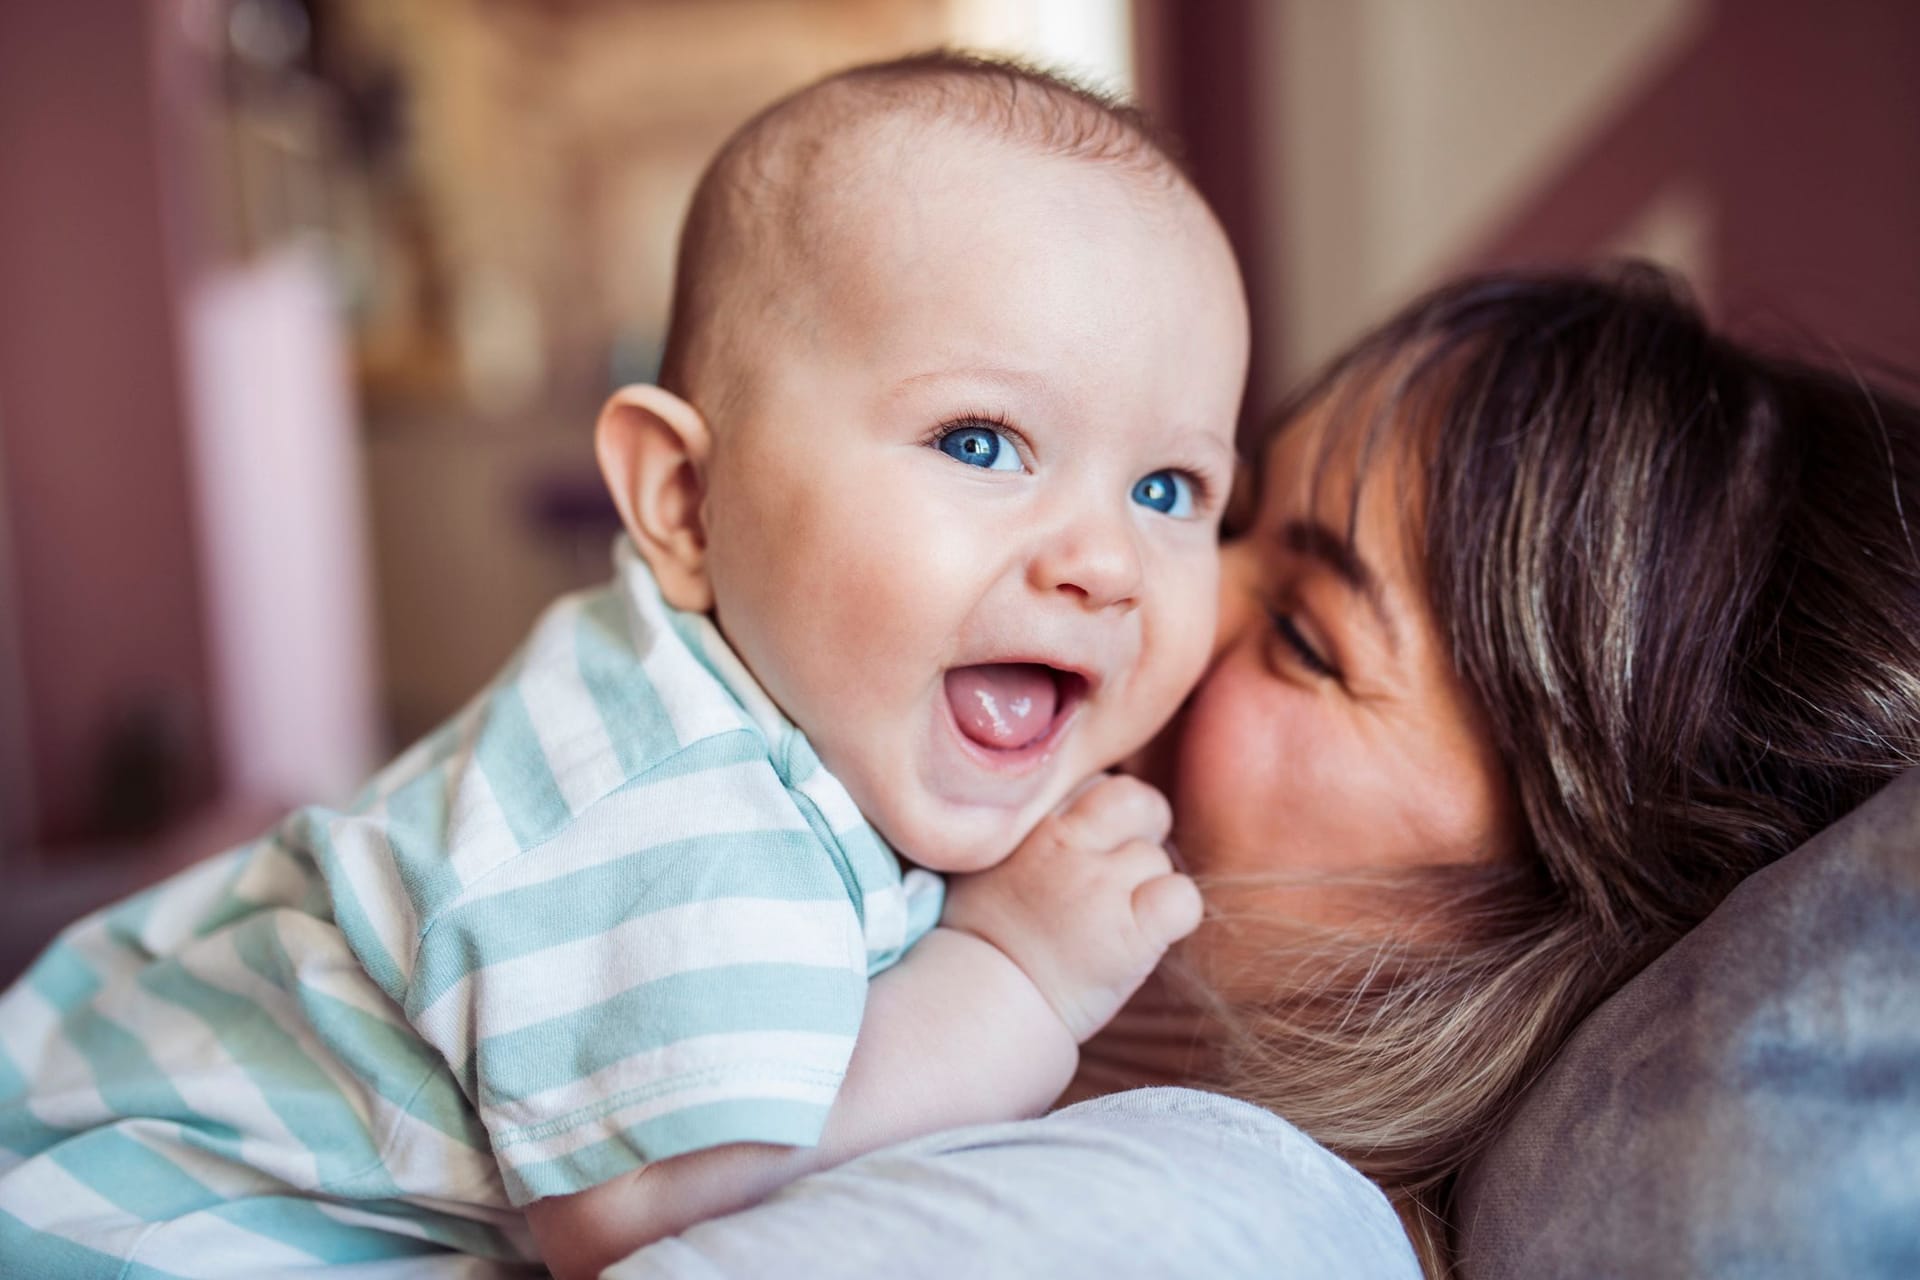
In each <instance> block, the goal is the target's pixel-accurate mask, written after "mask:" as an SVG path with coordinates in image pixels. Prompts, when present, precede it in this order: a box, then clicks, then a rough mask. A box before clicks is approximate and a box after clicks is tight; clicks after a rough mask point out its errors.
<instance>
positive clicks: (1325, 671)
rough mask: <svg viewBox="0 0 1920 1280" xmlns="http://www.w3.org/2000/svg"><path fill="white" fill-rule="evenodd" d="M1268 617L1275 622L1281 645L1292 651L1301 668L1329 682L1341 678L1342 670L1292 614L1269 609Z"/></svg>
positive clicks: (1274, 628) (1275, 629)
mask: <svg viewBox="0 0 1920 1280" xmlns="http://www.w3.org/2000/svg"><path fill="white" fill-rule="evenodd" d="M1267 616H1268V617H1269V618H1271V619H1272V620H1273V630H1274V634H1275V635H1277V636H1279V637H1280V640H1281V643H1282V644H1284V645H1285V646H1286V647H1287V648H1288V649H1289V650H1291V651H1292V653H1293V656H1294V657H1295V658H1296V659H1298V660H1299V662H1300V665H1301V666H1303V667H1305V668H1306V669H1307V670H1309V671H1311V672H1312V673H1313V674H1314V675H1317V676H1324V677H1326V678H1327V679H1329V680H1338V679H1339V678H1340V668H1339V667H1337V666H1335V665H1334V664H1333V661H1332V659H1330V658H1329V657H1327V656H1326V655H1325V654H1324V653H1322V652H1321V651H1320V649H1319V648H1318V647H1317V646H1316V645H1315V644H1314V642H1313V641H1312V640H1310V639H1308V638H1307V634H1306V632H1304V631H1302V630H1301V629H1300V624H1299V623H1298V622H1295V621H1294V618H1293V615H1292V614H1291V613H1286V612H1283V611H1281V610H1278V609H1269V610H1268V611H1267Z"/></svg>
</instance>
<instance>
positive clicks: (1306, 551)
mask: <svg viewBox="0 0 1920 1280" xmlns="http://www.w3.org/2000/svg"><path fill="white" fill-rule="evenodd" d="M1279 540H1280V544H1281V545H1282V546H1284V547H1286V549H1287V550H1289V551H1291V552H1293V553H1295V554H1296V555H1303V556H1307V557H1309V558H1311V559H1313V560H1317V561H1319V562H1320V563H1321V564H1322V565H1325V566H1326V567H1327V569H1328V570H1330V571H1331V572H1332V573H1333V576H1334V577H1336V578H1338V579H1340V581H1342V582H1344V583H1345V584H1346V585H1347V586H1348V587H1349V588H1351V589H1352V591H1353V592H1354V594H1355V595H1358V596H1359V597H1360V598H1361V599H1362V600H1365V601H1366V602H1367V605H1368V607H1369V608H1370V609H1371V610H1372V611H1373V616H1374V617H1375V618H1376V619H1378V620H1379V623H1380V628H1381V630H1382V631H1384V632H1386V636H1387V643H1388V644H1389V645H1390V646H1392V647H1393V648H1394V649H1395V650H1396V651H1397V650H1398V649H1399V648H1400V632H1399V628H1397V627H1396V626H1394V622H1393V615H1392V613H1391V612H1390V611H1389V610H1388V609H1387V598H1386V592H1385V591H1383V590H1382V589H1381V587H1380V575H1379V574H1377V573H1375V572H1374V571H1373V566H1372V565H1370V564H1368V563H1367V562H1366V560H1365V559H1364V558H1363V557H1362V556H1361V555H1360V552H1359V549H1358V548H1356V547H1355V546H1354V545H1353V542H1352V540H1351V539H1348V538H1343V537H1341V536H1340V535H1339V534H1337V533H1335V532H1334V531H1333V530H1332V529H1329V528H1328V527H1327V526H1326V525H1324V524H1321V523H1320V522H1319V521H1317V520H1289V521H1287V522H1286V523H1285V524H1284V525H1281V526H1280V537H1279Z"/></svg>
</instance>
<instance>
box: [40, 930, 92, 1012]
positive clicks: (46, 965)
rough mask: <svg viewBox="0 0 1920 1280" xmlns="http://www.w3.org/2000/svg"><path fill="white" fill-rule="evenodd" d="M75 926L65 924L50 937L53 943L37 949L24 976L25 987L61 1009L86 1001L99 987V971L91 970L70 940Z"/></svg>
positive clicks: (68, 1008) (79, 1004)
mask: <svg viewBox="0 0 1920 1280" xmlns="http://www.w3.org/2000/svg"><path fill="white" fill-rule="evenodd" d="M76 927H77V926H73V925H69V926H68V928H67V931H66V932H65V933H63V934H62V935H61V936H60V937H58V938H56V939H54V942H53V945H52V946H50V947H48V948H47V949H46V950H45V951H43V952H41V953H40V958H39V959H38V960H36V961H34V962H33V967H32V968H31V969H29V970H27V976H26V984H27V985H28V986H29V987H31V988H33V990H34V991H35V992H37V993H38V994H39V995H40V997H41V998H42V999H44V1000H45V1001H46V1002H47V1003H48V1004H50V1005H52V1006H53V1007H54V1008H56V1009H59V1010H61V1011H63V1012H65V1011H68V1010H72V1009H77V1008H79V1007H80V1006H82V1005H84V1004H86V1003H87V1001H89V1000H91V999H92V998H93V995H94V993H95V992H96V991H98V990H100V978H99V975H98V974H96V973H94V971H93V969H92V967H91V966H89V965H88V964H87V962H86V960H85V959H84V958H82V956H81V954H80V950H79V948H78V947H76V946H74V944H73V943H72V941H70V939H71V937H72V934H73V930H74V928H76Z"/></svg>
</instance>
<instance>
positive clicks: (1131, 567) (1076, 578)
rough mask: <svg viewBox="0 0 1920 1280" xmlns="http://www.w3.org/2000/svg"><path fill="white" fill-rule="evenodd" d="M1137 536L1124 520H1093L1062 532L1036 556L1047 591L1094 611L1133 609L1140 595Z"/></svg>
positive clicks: (1037, 574) (1037, 580)
mask: <svg viewBox="0 0 1920 1280" xmlns="http://www.w3.org/2000/svg"><path fill="white" fill-rule="evenodd" d="M1136 538H1137V535H1136V534H1135V532H1134V530H1133V529H1132V528H1131V527H1130V526H1129V525H1128V523H1127V522H1126V520H1125V518H1124V517H1112V516H1106V515H1104V514H1099V515H1093V514H1090V515H1087V516H1085V517H1083V518H1081V519H1077V520H1074V521H1072V522H1071V523H1069V524H1067V525H1066V526H1065V527H1063V528H1061V529H1058V530H1057V531H1055V532H1054V533H1053V535H1052V536H1050V537H1048V538H1047V539H1046V540H1045V541H1044V543H1043V544H1042V545H1041V547H1040V548H1039V550H1038V552H1037V553H1036V554H1035V555H1034V557H1033V561H1032V569H1031V576H1032V579H1033V585H1034V586H1035V587H1036V588H1038V589H1039V590H1041V591H1048V592H1054V591H1057V592H1062V593H1064V594H1066V595H1068V596H1070V597H1072V598H1074V599H1075V600H1077V601H1078V602H1080V603H1081V604H1083V605H1085V607H1087V608H1089V609H1107V608H1112V607H1115V606H1119V607H1123V608H1129V609H1130V608H1132V607H1133V606H1134V604H1135V603H1137V601H1138V598H1139V594H1140V579H1141V563H1140V547H1139V544H1138V542H1137V541H1136Z"/></svg>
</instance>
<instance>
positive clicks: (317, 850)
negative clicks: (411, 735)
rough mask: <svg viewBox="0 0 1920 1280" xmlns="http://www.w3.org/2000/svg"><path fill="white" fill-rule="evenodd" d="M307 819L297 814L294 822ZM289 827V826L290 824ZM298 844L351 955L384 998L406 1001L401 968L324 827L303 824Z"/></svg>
mask: <svg viewBox="0 0 1920 1280" xmlns="http://www.w3.org/2000/svg"><path fill="white" fill-rule="evenodd" d="M305 816H306V815H304V814H296V815H295V817H296V818H303V817H305ZM288 825H289V827H290V828H291V827H292V825H293V824H292V822H291V821H290V822H289V824H288ZM299 837H300V842H301V843H302V844H303V845H305V847H306V848H308V849H310V850H311V851H312V852H313V857H314V860H315V861H316V862H318V863H319V864H320V867H321V868H322V870H323V871H324V873H325V875H326V880H327V887H328V889H329V890H330V891H331V894H332V897H331V906H332V912H331V915H332V917H333V919H334V921H335V923H336V924H338V925H339V928H340V932H341V933H343V934H345V935H346V938H347V943H348V945H349V946H351V947H352V948H353V954H354V956H355V958H356V959H358V960H359V961H360V967H361V968H363V969H365V970H366V971H367V973H368V974H369V975H370V976H371V977H372V978H373V980H374V981H375V982H377V983H379V984H380V989H381V990H382V991H384V992H386V993H387V998H388V999H390V1000H393V1001H396V1002H398V1001H400V1000H403V999H405V998H406V992H407V982H406V978H405V976H404V975H403V974H402V973H401V972H400V966H399V965H397V964H395V963H394V960H393V957H392V956H390V955H388V954H387V948H386V945H385V944H384V943H382V942H381V941H380V935H379V934H378V933H377V932H375V930H374V927H373V922H372V921H371V920H369V919H368V918H367V913H366V911H365V910H363V909H362V908H361V906H360V899H359V898H358V897H357V896H355V894H354V892H353V885H352V882H350V881H349V880H348V879H347V876H346V873H345V872H344V871H343V870H341V867H340V859H339V857H338V856H337V855H336V854H335V853H334V851H333V841H332V840H331V839H330V838H329V837H328V835H327V831H326V828H325V826H323V825H322V824H320V823H318V822H315V821H312V820H311V819H308V820H307V821H305V822H303V823H302V825H301V829H300V832H299Z"/></svg>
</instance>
